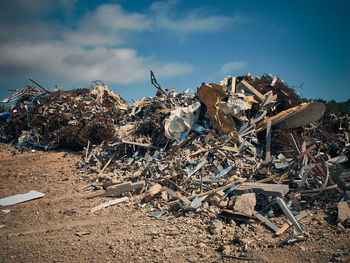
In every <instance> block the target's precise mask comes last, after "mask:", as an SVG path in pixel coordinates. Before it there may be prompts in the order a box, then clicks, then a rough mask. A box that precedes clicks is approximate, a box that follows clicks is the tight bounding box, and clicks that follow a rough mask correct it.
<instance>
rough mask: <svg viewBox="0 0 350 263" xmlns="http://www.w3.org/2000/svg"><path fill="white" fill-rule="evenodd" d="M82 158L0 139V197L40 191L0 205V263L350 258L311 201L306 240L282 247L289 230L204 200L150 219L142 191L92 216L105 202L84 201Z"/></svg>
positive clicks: (323, 211)
mask: <svg viewBox="0 0 350 263" xmlns="http://www.w3.org/2000/svg"><path fill="white" fill-rule="evenodd" d="M80 156H81V154H80V153H73V152H66V151H55V152H42V151H36V152H24V153H21V152H19V151H17V150H15V149H14V148H13V147H12V146H9V145H7V144H0V198H3V197H7V196H10V195H14V194H18V193H26V192H28V191H30V190H37V191H40V192H43V193H45V196H44V197H43V198H41V199H37V200H32V201H29V202H25V203H21V204H16V205H12V206H7V207H1V210H2V211H0V225H2V226H3V227H2V228H1V229H0V247H1V253H0V262H250V261H252V262H350V231H349V228H345V229H341V228H339V227H338V226H337V225H336V224H334V221H335V220H334V216H336V215H332V213H329V212H327V211H328V210H327V207H323V206H322V204H320V205H317V203H316V205H315V206H314V209H313V210H312V212H311V214H309V215H308V216H307V217H305V218H304V219H302V220H301V221H300V222H301V224H302V226H303V227H304V229H305V231H306V232H307V233H306V236H307V239H306V240H305V241H302V242H300V243H296V244H294V245H291V246H284V247H279V244H280V243H281V242H282V241H283V240H284V239H285V238H286V237H287V236H288V234H289V231H287V232H286V233H285V234H283V235H282V236H280V237H277V238H276V237H273V234H272V233H271V232H270V231H269V230H268V229H267V228H265V227H264V225H261V224H241V225H237V224H235V223H234V222H223V221H221V220H220V219H218V218H217V214H218V212H219V208H217V207H214V206H209V205H206V204H205V205H204V206H203V207H201V208H200V209H199V210H197V211H195V212H189V213H186V214H184V213H183V212H168V213H166V214H165V215H163V216H161V217H159V218H150V217H148V215H149V214H150V213H151V212H152V211H153V212H154V211H158V210H159V209H157V207H156V206H157V204H156V203H153V201H152V202H151V203H149V204H146V205H143V204H141V202H140V200H141V197H142V196H141V195H142V194H141V195H134V196H130V198H129V200H128V201H127V202H124V203H121V204H118V205H116V206H112V207H108V208H105V209H102V210H100V211H98V212H95V213H91V212H90V208H92V207H94V206H96V205H99V204H101V203H103V202H105V201H108V200H110V199H108V198H94V199H87V197H89V196H91V195H94V193H93V192H91V191H90V192H87V191H84V190H82V188H83V187H84V186H86V185H88V184H89V182H87V178H88V177H89V175H86V174H83V173H81V172H80V171H79V170H77V169H75V168H74V164H75V163H76V162H77V161H79V160H80ZM218 220H219V221H218ZM285 220H286V219H285V218H284V216H280V217H278V218H276V220H274V222H275V223H276V224H278V225H280V226H282V224H283V222H284V221H285Z"/></svg>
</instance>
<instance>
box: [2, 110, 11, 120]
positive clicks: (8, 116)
mask: <svg viewBox="0 0 350 263" xmlns="http://www.w3.org/2000/svg"><path fill="white" fill-rule="evenodd" d="M10 116H11V113H9V112H8V111H6V112H4V113H2V114H0V120H6V119H8V118H10Z"/></svg>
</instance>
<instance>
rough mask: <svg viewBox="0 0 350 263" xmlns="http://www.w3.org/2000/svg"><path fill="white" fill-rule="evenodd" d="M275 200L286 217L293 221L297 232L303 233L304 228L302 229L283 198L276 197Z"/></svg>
mask: <svg viewBox="0 0 350 263" xmlns="http://www.w3.org/2000/svg"><path fill="white" fill-rule="evenodd" d="M276 201H277V204H278V205H279V206H280V207H281V209H282V211H283V213H284V214H285V215H286V217H287V218H288V219H289V221H290V222H292V223H293V225H294V226H295V227H296V228H297V230H298V231H299V233H304V230H303V229H302V227H301V225H300V224H299V222H298V220H297V219H296V218H295V216H294V215H293V214H292V212H291V211H290V210H289V208H288V206H287V204H286V203H285V202H284V200H283V198H281V197H276Z"/></svg>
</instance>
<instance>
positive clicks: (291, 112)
mask: <svg viewBox="0 0 350 263" xmlns="http://www.w3.org/2000/svg"><path fill="white" fill-rule="evenodd" d="M325 109H326V106H324V105H323V104H322V103H321V102H317V101H311V102H305V103H302V104H300V105H298V106H295V107H293V108H289V109H287V110H284V111H281V112H280V113H278V114H277V115H275V116H272V117H270V118H267V119H265V120H264V121H262V122H260V123H259V124H258V125H257V128H256V130H257V132H260V131H263V130H264V129H265V128H266V124H267V122H268V121H269V120H270V121H271V122H272V125H276V126H277V127H278V128H279V129H290V128H297V127H301V126H305V125H307V124H309V123H311V122H313V121H317V120H319V119H320V118H321V117H322V116H323V114H324V111H325Z"/></svg>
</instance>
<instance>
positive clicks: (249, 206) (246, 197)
mask: <svg viewBox="0 0 350 263" xmlns="http://www.w3.org/2000/svg"><path fill="white" fill-rule="evenodd" d="M255 204H256V198H255V193H249V194H242V195H240V196H238V197H237V198H236V202H235V206H234V207H233V209H234V210H235V211H237V212H240V213H243V214H246V215H249V216H251V215H252V214H253V212H254V208H255Z"/></svg>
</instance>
